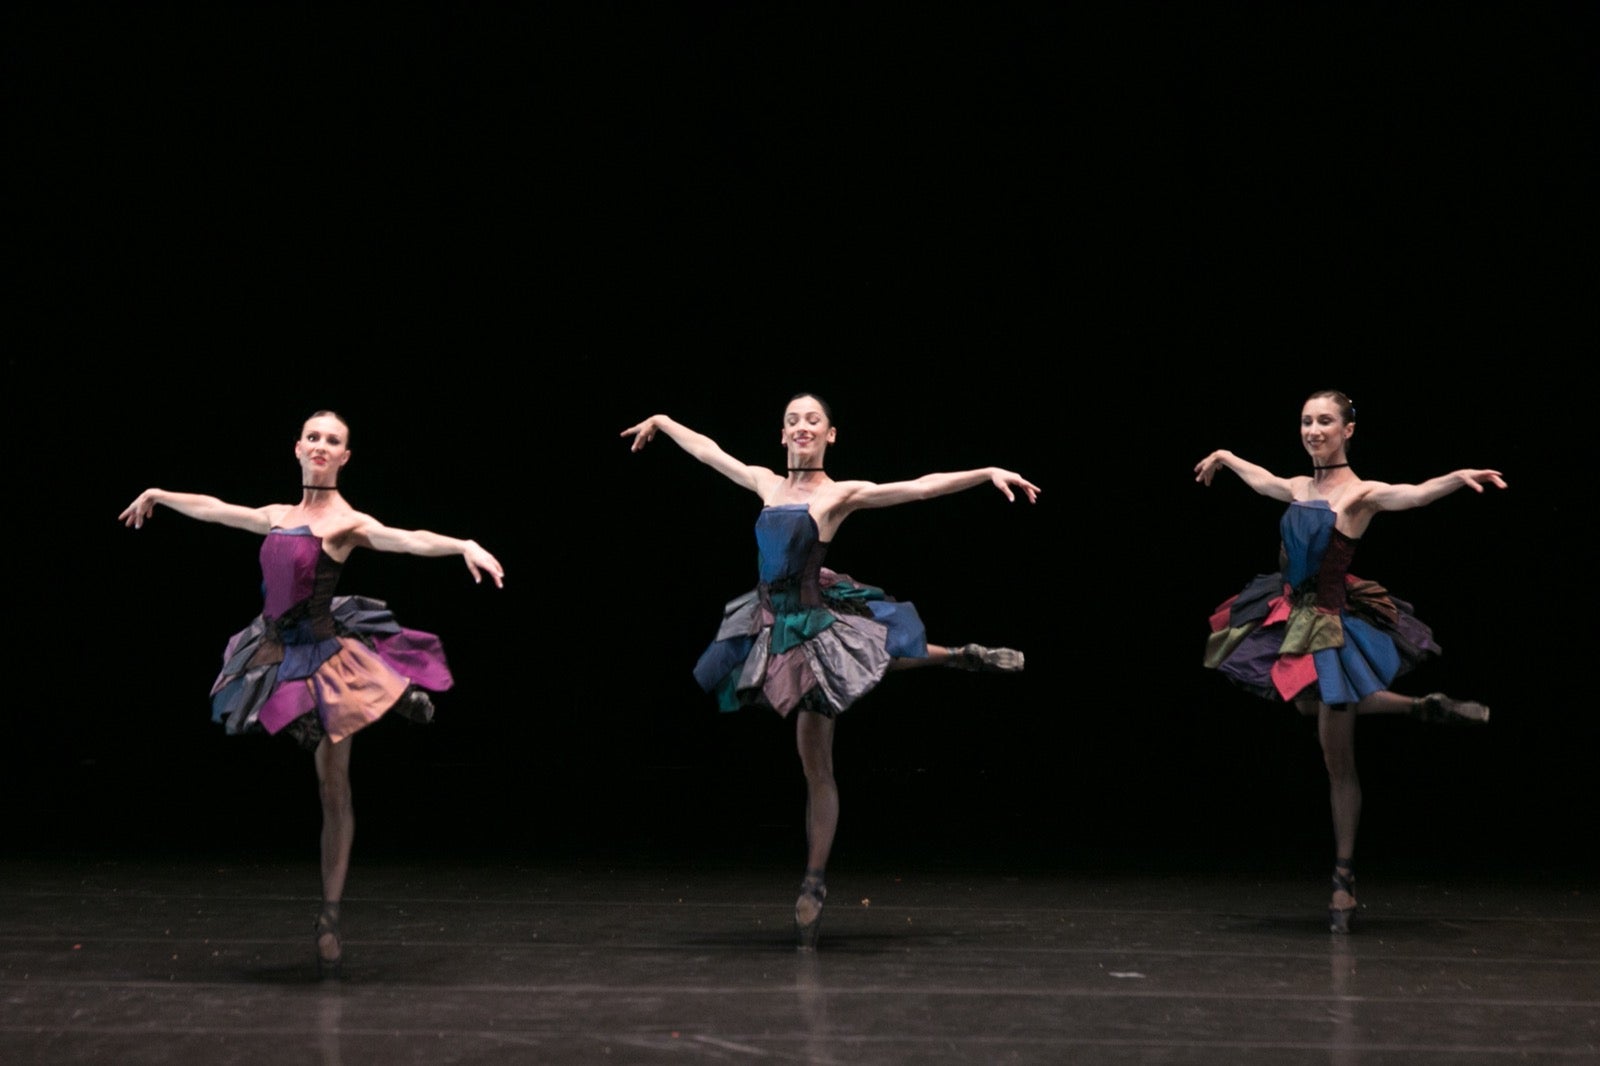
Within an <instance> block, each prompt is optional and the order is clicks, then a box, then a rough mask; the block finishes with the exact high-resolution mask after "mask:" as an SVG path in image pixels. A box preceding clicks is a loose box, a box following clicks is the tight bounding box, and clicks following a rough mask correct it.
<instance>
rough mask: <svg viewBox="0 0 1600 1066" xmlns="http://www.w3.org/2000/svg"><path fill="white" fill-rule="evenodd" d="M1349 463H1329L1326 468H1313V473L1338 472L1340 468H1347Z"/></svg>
mask: <svg viewBox="0 0 1600 1066" xmlns="http://www.w3.org/2000/svg"><path fill="white" fill-rule="evenodd" d="M1349 465H1350V464H1349V463H1329V464H1328V465H1327V466H1313V467H1312V468H1311V469H1312V471H1313V472H1315V471H1318V470H1338V469H1339V468H1340V467H1345V466H1349Z"/></svg>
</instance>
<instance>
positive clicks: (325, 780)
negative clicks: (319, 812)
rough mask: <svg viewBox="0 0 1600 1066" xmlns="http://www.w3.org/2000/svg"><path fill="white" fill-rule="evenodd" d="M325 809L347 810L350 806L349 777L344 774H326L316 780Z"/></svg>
mask: <svg viewBox="0 0 1600 1066" xmlns="http://www.w3.org/2000/svg"><path fill="white" fill-rule="evenodd" d="M317 792H318V794H319V795H320V796H321V797H322V809H323V810H325V811H330V810H331V811H348V810H349V809H350V806H351V799H350V778H349V776H348V775H346V774H327V775H325V776H323V777H322V778H321V779H319V780H318V782H317Z"/></svg>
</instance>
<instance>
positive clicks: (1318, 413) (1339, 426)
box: [1300, 396, 1356, 466]
mask: <svg viewBox="0 0 1600 1066" xmlns="http://www.w3.org/2000/svg"><path fill="white" fill-rule="evenodd" d="M1355 431H1356V425H1355V423H1354V422H1346V421H1345V420H1344V416H1343V415H1341V414H1340V413H1339V405H1338V404H1336V403H1334V402H1333V400H1332V399H1330V398H1329V397H1327V396H1319V397H1317V398H1316V399H1312V400H1307V401H1306V405H1305V406H1304V407H1302V408H1301V409H1300V443H1301V444H1303V445H1304V446H1305V449H1306V452H1307V453H1309V454H1310V456H1311V461H1312V463H1313V464H1315V465H1316V466H1326V465H1327V464H1329V463H1341V462H1343V461H1344V445H1345V442H1346V441H1348V440H1349V439H1350V435H1351V434H1352V433H1354V432H1355Z"/></svg>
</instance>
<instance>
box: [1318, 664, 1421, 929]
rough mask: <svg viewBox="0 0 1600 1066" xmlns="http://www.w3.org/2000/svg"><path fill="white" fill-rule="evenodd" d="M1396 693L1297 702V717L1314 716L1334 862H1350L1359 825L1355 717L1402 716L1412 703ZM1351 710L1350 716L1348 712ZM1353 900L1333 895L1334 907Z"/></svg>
mask: <svg viewBox="0 0 1600 1066" xmlns="http://www.w3.org/2000/svg"><path fill="white" fill-rule="evenodd" d="M1415 702H1416V701H1415V700H1413V699H1412V698H1411V697H1409V696H1402V695H1400V694H1399V693H1398V692H1389V691H1387V690H1384V691H1382V692H1374V693H1373V694H1372V695H1370V696H1368V697H1366V698H1365V699H1363V700H1362V701H1361V702H1360V703H1357V704H1355V705H1354V706H1353V707H1352V705H1351V704H1341V705H1339V706H1338V707H1332V706H1329V705H1328V704H1326V703H1323V702H1321V701H1320V700H1301V701H1299V702H1298V703H1297V704H1296V706H1297V707H1298V709H1299V711H1300V713H1301V714H1305V715H1316V718H1317V740H1318V741H1319V742H1320V743H1321V744H1322V762H1323V765H1325V766H1326V767H1327V768H1328V804H1329V807H1330V809H1331V810H1332V813H1333V847H1334V853H1333V854H1334V859H1335V861H1338V860H1346V861H1349V860H1353V859H1354V858H1355V851H1356V828H1357V826H1358V825H1359V824H1360V822H1361V777H1360V775H1358V774H1357V773H1356V716H1357V715H1362V714H1406V713H1409V712H1410V711H1411V709H1412V707H1413V705H1414V704H1415ZM1352 710H1354V712H1355V713H1354V714H1352V713H1351V711H1352ZM1353 902H1354V897H1352V896H1350V895H1349V893H1346V892H1343V891H1340V892H1336V893H1334V904H1335V905H1336V906H1349V905H1350V904H1352V903H1353Z"/></svg>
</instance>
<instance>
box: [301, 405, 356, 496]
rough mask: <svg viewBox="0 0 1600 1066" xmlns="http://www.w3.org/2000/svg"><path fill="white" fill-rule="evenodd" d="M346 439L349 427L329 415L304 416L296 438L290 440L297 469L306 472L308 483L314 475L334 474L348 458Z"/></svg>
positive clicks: (348, 437) (313, 478) (348, 447)
mask: <svg viewBox="0 0 1600 1066" xmlns="http://www.w3.org/2000/svg"><path fill="white" fill-rule="evenodd" d="M349 439H350V427H349V426H346V425H345V424H344V423H343V422H341V421H340V420H339V419H337V418H334V417H333V416H332V415H318V416H317V417H316V418H308V419H306V424H305V425H304V426H302V427H300V439H299V440H297V441H295V442H294V454H295V458H297V459H299V460H300V468H301V469H302V470H303V471H304V472H305V473H306V474H307V475H310V476H309V477H308V478H307V483H308V484H309V483H311V482H312V481H314V480H315V476H316V475H317V474H328V473H337V472H338V470H339V468H340V467H342V466H344V464H345V463H348V462H349V461H350V445H349V443H348V442H349Z"/></svg>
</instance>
